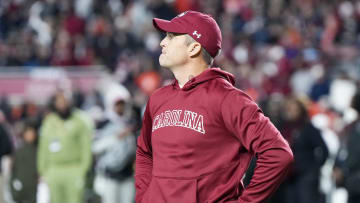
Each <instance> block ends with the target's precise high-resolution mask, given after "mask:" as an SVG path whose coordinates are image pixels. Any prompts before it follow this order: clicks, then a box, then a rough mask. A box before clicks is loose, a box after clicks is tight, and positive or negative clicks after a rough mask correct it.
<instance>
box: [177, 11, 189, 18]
mask: <svg viewBox="0 0 360 203" xmlns="http://www.w3.org/2000/svg"><path fill="white" fill-rule="evenodd" d="M186 13H187V11H185V12H182V13H180V14H179V15H177V16H176V17H178V18H180V17H183V16H184V15H185V14H186Z"/></svg>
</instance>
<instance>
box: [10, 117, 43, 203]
mask: <svg viewBox="0 0 360 203" xmlns="http://www.w3.org/2000/svg"><path fill="white" fill-rule="evenodd" d="M37 134H38V133H37V128H36V127H35V125H34V124H32V123H30V122H27V123H26V124H25V127H24V130H23V132H22V139H23V144H22V145H21V146H20V147H19V148H18V149H17V150H16V151H15V153H14V161H13V164H12V173H11V180H10V188H11V194H12V197H13V199H14V200H15V201H16V202H17V203H36V193H37V183H38V174H37V168H36V151H37Z"/></svg>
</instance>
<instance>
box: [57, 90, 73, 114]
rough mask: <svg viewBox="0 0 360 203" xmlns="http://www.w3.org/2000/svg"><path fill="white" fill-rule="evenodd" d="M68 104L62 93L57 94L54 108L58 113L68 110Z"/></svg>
mask: <svg viewBox="0 0 360 203" xmlns="http://www.w3.org/2000/svg"><path fill="white" fill-rule="evenodd" d="M69 106H70V104H69V101H68V99H67V98H66V97H65V95H64V94H63V93H57V94H56V96H55V108H56V109H57V110H58V111H59V112H65V111H66V110H67V109H68V108H69Z"/></svg>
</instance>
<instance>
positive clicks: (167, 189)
mask: <svg viewBox="0 0 360 203" xmlns="http://www.w3.org/2000/svg"><path fill="white" fill-rule="evenodd" d="M196 195H197V181H196V179H185V180H184V179H175V178H163V177H153V179H152V183H151V184H150V185H149V188H148V191H147V194H146V196H147V197H146V199H147V200H148V201H146V202H149V203H150V202H152V203H154V202H156V203H165V202H171V203H184V202H186V203H196V202H197V198H196Z"/></svg>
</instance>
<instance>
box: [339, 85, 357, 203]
mask: <svg viewBox="0 0 360 203" xmlns="http://www.w3.org/2000/svg"><path fill="white" fill-rule="evenodd" d="M351 106H352V108H353V109H355V110H356V111H357V113H358V115H360V92H357V93H356V94H355V95H354V97H353V99H352V104H351ZM340 141H341V147H340V150H339V153H338V156H337V159H336V163H335V167H334V177H335V180H336V183H337V185H338V186H343V187H345V189H346V190H347V191H348V195H349V196H348V203H358V202H360V161H359V160H360V147H359V143H360V117H359V116H358V118H357V119H356V120H355V121H354V122H352V123H350V124H349V125H348V126H346V127H345V128H344V130H343V132H342V134H341V137H340Z"/></svg>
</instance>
